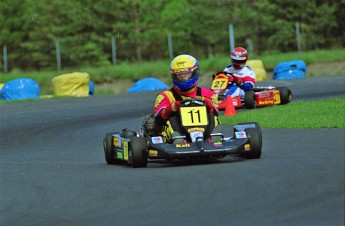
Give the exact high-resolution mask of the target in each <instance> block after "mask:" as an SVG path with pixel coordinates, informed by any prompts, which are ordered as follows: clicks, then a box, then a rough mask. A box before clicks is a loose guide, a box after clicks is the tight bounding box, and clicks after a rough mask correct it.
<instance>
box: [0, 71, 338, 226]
mask: <svg viewBox="0 0 345 226" xmlns="http://www.w3.org/2000/svg"><path fill="white" fill-rule="evenodd" d="M265 83H269V84H272V85H285V86H288V87H290V88H291V89H292V92H293V95H294V100H306V101H309V100H313V99H315V98H326V97H330V96H338V97H342V98H344V94H345V90H344V89H345V88H344V87H345V76H332V77H322V78H309V79H299V80H288V81H287V80H285V81H265ZM330 87H332V89H330ZM155 95H156V93H153V92H152V93H151V92H147V93H141V94H140V95H138V94H133V93H132V94H127V95H116V96H112V95H109V96H93V97H88V98H68V99H54V100H41V101H34V102H18V103H12V104H2V105H0V153H1V158H0V225H150V226H153V225H188V226H190V225H298V226H299V225H313V226H316V225H325V226H330V225H332V226H337V225H344V150H345V143H344V137H345V129H344V128H342V129H269V128H263V154H262V158H261V159H258V160H241V159H235V158H231V157H228V158H225V159H222V160H219V161H216V162H194V163H192V162H178V163H162V162H158V163H149V165H148V168H142V169H133V168H131V167H128V166H125V165H115V166H110V165H107V164H106V163H105V160H104V156H103V155H104V154H103V147H102V139H103V137H104V135H105V133H106V132H111V131H118V130H120V129H122V128H131V129H135V130H136V129H139V127H140V123H141V117H142V116H144V115H146V114H149V113H150V111H151V110H152V106H153V102H154V97H155ZM335 117H344V116H335ZM292 120H293V119H292Z"/></svg>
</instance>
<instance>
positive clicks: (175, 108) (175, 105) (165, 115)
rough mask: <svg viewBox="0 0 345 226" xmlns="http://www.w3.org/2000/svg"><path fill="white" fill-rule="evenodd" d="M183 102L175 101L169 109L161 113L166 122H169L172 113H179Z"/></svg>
mask: <svg viewBox="0 0 345 226" xmlns="http://www.w3.org/2000/svg"><path fill="white" fill-rule="evenodd" d="M180 106H181V102H180V101H174V102H172V103H171V104H170V105H169V106H168V107H166V108H164V109H163V110H162V111H161V116H162V118H163V119H164V120H168V119H169V117H170V115H171V113H172V112H177V111H178V110H179V109H180Z"/></svg>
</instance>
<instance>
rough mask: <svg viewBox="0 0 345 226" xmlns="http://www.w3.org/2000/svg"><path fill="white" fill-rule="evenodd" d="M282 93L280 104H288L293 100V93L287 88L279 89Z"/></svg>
mask: <svg viewBox="0 0 345 226" xmlns="http://www.w3.org/2000/svg"><path fill="white" fill-rule="evenodd" d="M277 90H279V93H280V104H288V103H290V102H291V100H292V92H291V90H290V89H289V88H287V87H277Z"/></svg>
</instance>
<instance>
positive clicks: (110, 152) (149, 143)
mask: <svg viewBox="0 0 345 226" xmlns="http://www.w3.org/2000/svg"><path fill="white" fill-rule="evenodd" d="M179 114H180V119H181V125H182V127H183V128H184V131H185V133H184V134H182V136H180V137H179V139H181V138H183V143H177V144H174V142H173V141H171V140H170V141H168V139H167V137H166V135H165V134H164V133H163V132H158V133H157V132H152V127H150V129H148V127H147V126H145V123H144V124H143V128H142V131H143V132H136V131H134V130H129V129H123V130H122V131H120V132H112V133H107V134H106V136H105V138H104V140H103V146H104V154H105V160H106V162H107V163H108V164H117V163H123V162H124V163H127V164H129V165H131V166H133V167H135V168H136V167H147V165H148V162H149V161H150V160H156V159H163V160H181V159H182V160H183V159H187V160H194V159H205V158H207V159H218V158H223V157H225V156H227V155H234V156H240V157H244V158H247V159H258V158H260V157H261V153H262V151H261V149H262V135H261V129H260V126H259V125H258V124H257V123H256V122H248V123H241V124H238V125H235V126H229V125H219V126H221V131H222V132H218V133H214V134H210V137H211V138H212V137H214V136H218V138H219V139H218V141H215V142H212V139H210V138H208V139H206V138H205V136H204V132H205V129H206V127H207V126H208V116H207V109H206V106H205V103H204V102H203V101H202V100H199V99H188V100H183V101H181V107H180V110H179ZM152 119H153V118H152V117H151V120H152ZM147 121H148V120H146V122H147ZM151 122H152V121H151ZM150 162H155V161H150Z"/></svg>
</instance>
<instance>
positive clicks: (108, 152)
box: [103, 133, 122, 165]
mask: <svg viewBox="0 0 345 226" xmlns="http://www.w3.org/2000/svg"><path fill="white" fill-rule="evenodd" d="M113 134H114V133H107V134H106V135H105V137H104V139H103V148H104V157H105V161H106V162H107V164H108V165H114V164H119V163H122V162H121V160H119V159H115V151H114V149H113Z"/></svg>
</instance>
